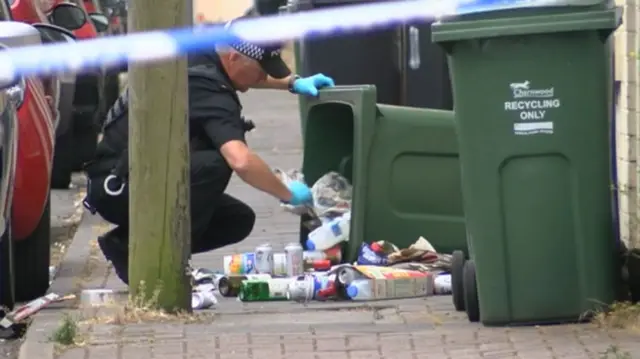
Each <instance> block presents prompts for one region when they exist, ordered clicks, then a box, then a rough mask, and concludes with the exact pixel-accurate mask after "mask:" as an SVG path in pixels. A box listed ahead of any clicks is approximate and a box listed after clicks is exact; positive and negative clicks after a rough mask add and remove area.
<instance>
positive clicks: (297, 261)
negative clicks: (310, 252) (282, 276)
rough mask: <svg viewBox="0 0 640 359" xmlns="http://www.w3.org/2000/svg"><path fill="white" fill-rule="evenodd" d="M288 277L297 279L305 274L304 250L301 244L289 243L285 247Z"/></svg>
mask: <svg viewBox="0 0 640 359" xmlns="http://www.w3.org/2000/svg"><path fill="white" fill-rule="evenodd" d="M284 254H285V261H286V268H287V276H288V277H295V276H298V275H300V274H302V273H304V267H303V260H304V249H303V248H302V246H301V245H300V243H289V244H287V246H286V247H284Z"/></svg>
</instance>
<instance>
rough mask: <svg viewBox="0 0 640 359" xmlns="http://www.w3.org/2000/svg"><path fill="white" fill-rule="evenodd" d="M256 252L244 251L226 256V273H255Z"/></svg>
mask: <svg viewBox="0 0 640 359" xmlns="http://www.w3.org/2000/svg"><path fill="white" fill-rule="evenodd" d="M255 262H256V255H255V253H242V254H232V255H229V256H224V274H249V273H255Z"/></svg>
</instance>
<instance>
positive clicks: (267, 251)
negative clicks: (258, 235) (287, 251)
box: [255, 244, 274, 274]
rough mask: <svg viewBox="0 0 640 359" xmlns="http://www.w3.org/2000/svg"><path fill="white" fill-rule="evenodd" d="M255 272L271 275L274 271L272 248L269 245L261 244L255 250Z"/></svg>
mask: <svg viewBox="0 0 640 359" xmlns="http://www.w3.org/2000/svg"><path fill="white" fill-rule="evenodd" d="M255 260H256V264H255V266H256V272H258V273H265V274H272V273H273V269H274V262H273V248H272V247H271V245H270V244H262V245H259V246H258V247H256V250H255Z"/></svg>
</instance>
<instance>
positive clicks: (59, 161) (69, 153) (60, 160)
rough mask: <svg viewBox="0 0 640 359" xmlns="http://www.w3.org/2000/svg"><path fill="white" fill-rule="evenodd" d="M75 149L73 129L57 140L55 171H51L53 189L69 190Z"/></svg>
mask: <svg viewBox="0 0 640 359" xmlns="http://www.w3.org/2000/svg"><path fill="white" fill-rule="evenodd" d="M75 156H76V155H75V149H74V143H73V129H71V128H70V129H69V130H67V132H66V133H64V134H62V135H60V136H59V137H58V138H56V146H55V149H54V152H53V170H52V171H51V188H54V189H68V188H69V185H70V184H71V172H73V167H74V160H75Z"/></svg>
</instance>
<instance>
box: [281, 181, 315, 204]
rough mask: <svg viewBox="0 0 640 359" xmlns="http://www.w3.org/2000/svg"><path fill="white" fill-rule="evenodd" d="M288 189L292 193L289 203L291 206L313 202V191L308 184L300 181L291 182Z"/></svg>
mask: <svg viewBox="0 0 640 359" xmlns="http://www.w3.org/2000/svg"><path fill="white" fill-rule="evenodd" d="M287 187H288V188H289V192H291V200H290V201H289V204H291V205H294V206H299V205H302V204H307V203H312V202H313V196H312V195H311V189H309V187H308V186H307V185H306V184H304V183H302V182H300V181H292V182H289V185H288V186H287Z"/></svg>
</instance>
